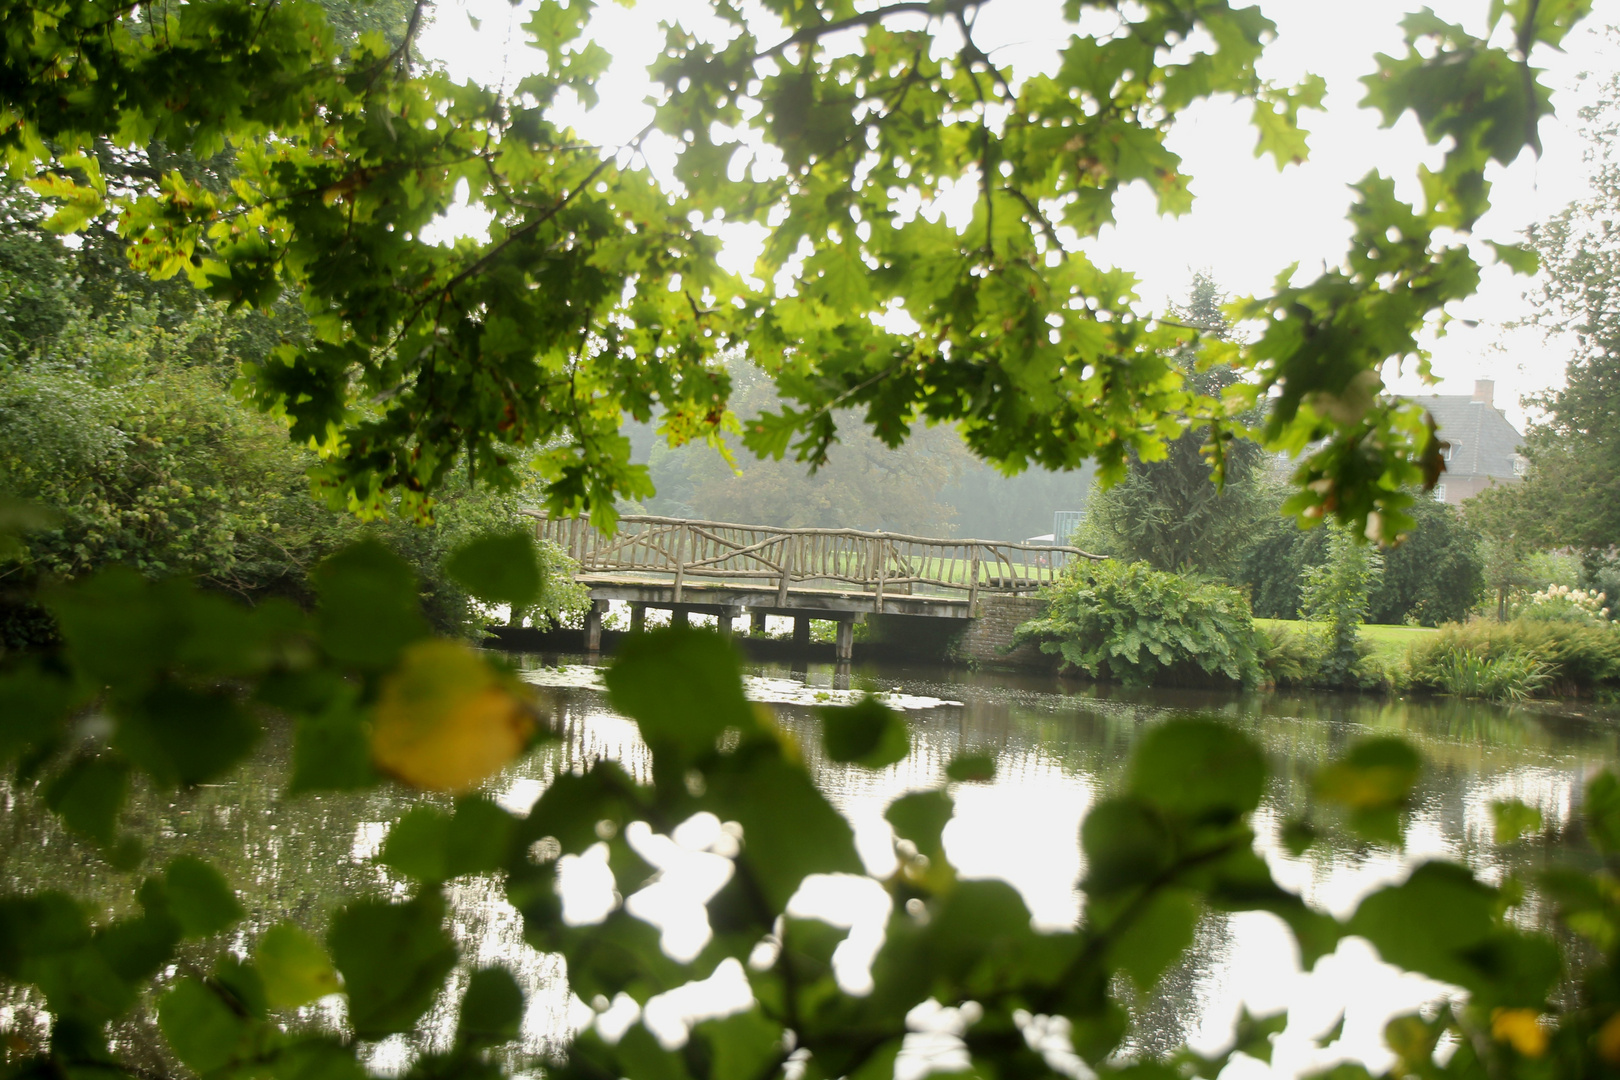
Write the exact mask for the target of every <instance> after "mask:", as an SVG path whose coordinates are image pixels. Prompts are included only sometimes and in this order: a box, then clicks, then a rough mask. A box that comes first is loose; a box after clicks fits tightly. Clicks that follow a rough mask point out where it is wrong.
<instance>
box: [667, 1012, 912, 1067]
mask: <svg viewBox="0 0 1620 1080" xmlns="http://www.w3.org/2000/svg"><path fill="white" fill-rule="evenodd" d="M692 1035H693V1037H694V1038H697V1039H701V1040H703V1042H705V1043H707V1044H708V1048H709V1054H710V1057H711V1058H712V1060H713V1062H714V1064H713V1065H712V1066H711V1068H710V1070H709V1080H756V1078H757V1077H760V1076H763V1075H765V1072H766V1069H767V1067H769V1066H770V1065H771V1064H772V1063H773V1062H775V1061H776V1060H777V1059H778V1058H779V1057H780V1056H781V1054H782V1027H781V1025H780V1024H776V1023H773V1022H772V1021H770V1020H767V1019H766V1018H765V1017H763V1016H761V1015H760V1014H759V1011H758V1010H757V1009H749V1010H748V1011H746V1012H740V1013H737V1014H736V1015H735V1016H727V1017H725V1018H723V1019H720V1020H705V1021H703V1023H701V1024H698V1025H697V1026H696V1027H694V1028H693V1029H692ZM892 1075H893V1074H892V1073H890V1074H885V1077H884V1080H890V1078H891V1077H892Z"/></svg>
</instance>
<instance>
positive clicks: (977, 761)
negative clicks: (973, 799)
mask: <svg viewBox="0 0 1620 1080" xmlns="http://www.w3.org/2000/svg"><path fill="white" fill-rule="evenodd" d="M945 776H946V778H947V779H950V780H956V781H958V782H963V783H973V782H977V783H982V784H988V783H989V782H990V781H992V780H994V779H995V778H996V758H995V755H994V754H976V753H968V752H964V753H959V754H957V755H956V756H955V757H953V758H951V760H950V764H948V765H946V766H945Z"/></svg>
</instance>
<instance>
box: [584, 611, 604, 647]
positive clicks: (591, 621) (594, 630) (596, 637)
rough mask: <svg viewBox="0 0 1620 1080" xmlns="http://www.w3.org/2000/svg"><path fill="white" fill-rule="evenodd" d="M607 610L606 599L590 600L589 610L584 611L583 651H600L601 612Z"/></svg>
mask: <svg viewBox="0 0 1620 1080" xmlns="http://www.w3.org/2000/svg"><path fill="white" fill-rule="evenodd" d="M605 611H607V601H606V600H592V601H591V610H590V611H588V612H586V613H585V651H586V652H588V653H593V652H601V651H602V614H603V613H604V612H605Z"/></svg>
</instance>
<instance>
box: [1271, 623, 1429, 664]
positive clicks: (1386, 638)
mask: <svg viewBox="0 0 1620 1080" xmlns="http://www.w3.org/2000/svg"><path fill="white" fill-rule="evenodd" d="M1254 624H1255V625H1256V626H1258V627H1259V628H1260V629H1262V630H1264V631H1266V632H1267V633H1272V634H1274V633H1276V632H1278V631H1292V632H1293V633H1296V634H1301V633H1304V631H1305V628H1306V627H1307V626H1308V625H1311V624H1308V623H1305V622H1303V621H1301V620H1299V619H1256V620H1254ZM1315 625H1316V626H1318V627H1319V626H1320V625H1321V624H1320V623H1317V624H1315ZM1432 633H1434V629H1433V628H1432V627H1428V626H1390V625H1387V624H1381V625H1377V626H1373V625H1366V626H1363V627H1362V628H1361V638H1362V640H1363V641H1369V642H1371V643H1372V646H1373V648H1374V649H1376V650H1377V651H1378V652H1380V653H1383V654H1385V655H1389V656H1396V655H1399V654H1400V653H1402V652H1404V651H1405V650H1406V648H1407V646H1409V645H1411V644H1412V643H1413V642H1414V641H1417V640H1418V639H1419V638H1421V637H1423V636H1424V635H1426V634H1432Z"/></svg>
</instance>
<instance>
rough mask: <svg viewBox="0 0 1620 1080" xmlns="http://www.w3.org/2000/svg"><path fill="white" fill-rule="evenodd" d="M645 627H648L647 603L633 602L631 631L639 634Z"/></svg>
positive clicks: (631, 606)
mask: <svg viewBox="0 0 1620 1080" xmlns="http://www.w3.org/2000/svg"><path fill="white" fill-rule="evenodd" d="M645 629H647V605H646V604H631V605H630V632H631V633H632V634H639V633H641V632H642V631H643V630H645Z"/></svg>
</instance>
